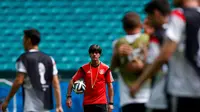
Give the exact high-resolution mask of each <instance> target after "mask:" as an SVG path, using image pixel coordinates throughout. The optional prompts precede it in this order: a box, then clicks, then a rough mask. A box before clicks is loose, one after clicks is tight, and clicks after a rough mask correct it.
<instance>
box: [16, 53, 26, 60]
mask: <svg viewBox="0 0 200 112" xmlns="http://www.w3.org/2000/svg"><path fill="white" fill-rule="evenodd" d="M26 54H27V52H24V53H22V54H21V55H20V56H19V57H18V58H17V60H16V61H17V62H18V61H21V60H22V59H24V58H25V56H26Z"/></svg>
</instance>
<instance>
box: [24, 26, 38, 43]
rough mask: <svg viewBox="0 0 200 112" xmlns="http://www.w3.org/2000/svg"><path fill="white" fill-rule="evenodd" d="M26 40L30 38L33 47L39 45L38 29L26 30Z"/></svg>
mask: <svg viewBox="0 0 200 112" xmlns="http://www.w3.org/2000/svg"><path fill="white" fill-rule="evenodd" d="M24 36H25V38H30V39H31V43H32V45H38V44H39V43H40V32H39V31H38V30H36V29H28V30H24Z"/></svg>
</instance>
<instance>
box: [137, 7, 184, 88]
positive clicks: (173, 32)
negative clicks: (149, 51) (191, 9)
mask: <svg viewBox="0 0 200 112" xmlns="http://www.w3.org/2000/svg"><path fill="white" fill-rule="evenodd" d="M185 26H186V24H185V18H184V15H183V12H182V11H181V10H174V11H172V13H171V16H170V21H169V23H168V27H167V30H166V32H165V34H166V35H165V36H166V37H163V38H165V39H167V40H166V41H165V43H164V45H163V46H162V48H161V50H160V54H159V56H158V58H157V59H156V60H155V61H154V63H153V64H152V65H151V66H149V67H148V68H147V69H146V70H145V72H144V73H143V74H142V75H141V77H140V78H139V79H138V81H136V82H137V83H138V84H140V85H141V84H142V83H143V82H144V81H145V80H147V79H148V78H151V77H152V76H153V75H155V72H156V71H158V70H159V68H161V66H162V65H163V64H164V63H166V62H167V61H168V59H169V57H170V56H171V55H172V53H173V52H174V51H175V50H176V47H177V44H178V43H179V42H180V41H181V38H182V37H183V36H182V33H183V32H184V31H185Z"/></svg>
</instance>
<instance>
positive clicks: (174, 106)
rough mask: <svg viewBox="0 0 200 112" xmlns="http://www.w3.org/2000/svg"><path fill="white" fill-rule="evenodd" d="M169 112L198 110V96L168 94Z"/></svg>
mask: <svg viewBox="0 0 200 112" xmlns="http://www.w3.org/2000/svg"><path fill="white" fill-rule="evenodd" d="M169 112H200V98H189V97H173V96H170V97H169Z"/></svg>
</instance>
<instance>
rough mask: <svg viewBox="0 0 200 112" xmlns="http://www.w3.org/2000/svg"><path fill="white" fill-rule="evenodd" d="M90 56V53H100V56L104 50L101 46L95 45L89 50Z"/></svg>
mask: <svg viewBox="0 0 200 112" xmlns="http://www.w3.org/2000/svg"><path fill="white" fill-rule="evenodd" d="M88 52H89V54H90V53H94V52H98V53H99V54H101V53H102V49H101V47H100V46H99V45H97V44H93V45H91V46H90V47H89V50H88Z"/></svg>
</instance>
